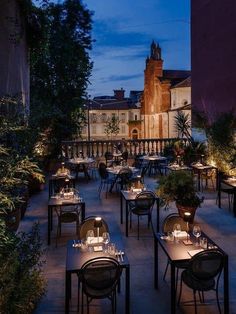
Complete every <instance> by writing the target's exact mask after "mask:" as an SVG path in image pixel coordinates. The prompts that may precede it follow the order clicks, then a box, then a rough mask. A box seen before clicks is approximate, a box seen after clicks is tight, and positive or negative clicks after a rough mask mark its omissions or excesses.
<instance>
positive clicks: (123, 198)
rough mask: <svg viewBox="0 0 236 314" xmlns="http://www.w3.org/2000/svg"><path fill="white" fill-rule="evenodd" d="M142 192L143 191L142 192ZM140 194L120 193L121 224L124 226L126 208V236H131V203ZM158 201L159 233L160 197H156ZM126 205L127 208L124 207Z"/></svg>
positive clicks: (157, 223)
mask: <svg viewBox="0 0 236 314" xmlns="http://www.w3.org/2000/svg"><path fill="white" fill-rule="evenodd" d="M140 192H141V190H140ZM140 192H132V191H125V190H121V191H120V223H121V224H123V210H124V207H125V235H126V237H128V236H129V203H130V202H135V199H136V196H137V195H138V193H140ZM155 201H156V228H157V231H159V221H160V218H159V197H158V196H157V195H155ZM124 203H125V206H123V205H124Z"/></svg>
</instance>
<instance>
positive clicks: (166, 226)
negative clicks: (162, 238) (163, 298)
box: [162, 213, 188, 289]
mask: <svg viewBox="0 0 236 314" xmlns="http://www.w3.org/2000/svg"><path fill="white" fill-rule="evenodd" d="M175 224H179V225H180V227H181V231H186V232H187V231H188V227H187V223H186V222H185V221H184V220H183V218H182V217H180V216H179V215H178V214H177V213H174V214H170V215H168V216H167V217H166V218H165V219H164V221H163V224H162V232H163V233H165V234H166V233H168V232H173V229H174V225H175ZM169 265H170V261H169V260H168V261H167V264H166V269H165V272H164V275H163V280H165V278H166V273H167V270H168V267H169ZM186 267H188V261H187V262H178V263H177V265H176V268H177V271H176V289H177V283H178V276H179V269H185V268H186Z"/></svg>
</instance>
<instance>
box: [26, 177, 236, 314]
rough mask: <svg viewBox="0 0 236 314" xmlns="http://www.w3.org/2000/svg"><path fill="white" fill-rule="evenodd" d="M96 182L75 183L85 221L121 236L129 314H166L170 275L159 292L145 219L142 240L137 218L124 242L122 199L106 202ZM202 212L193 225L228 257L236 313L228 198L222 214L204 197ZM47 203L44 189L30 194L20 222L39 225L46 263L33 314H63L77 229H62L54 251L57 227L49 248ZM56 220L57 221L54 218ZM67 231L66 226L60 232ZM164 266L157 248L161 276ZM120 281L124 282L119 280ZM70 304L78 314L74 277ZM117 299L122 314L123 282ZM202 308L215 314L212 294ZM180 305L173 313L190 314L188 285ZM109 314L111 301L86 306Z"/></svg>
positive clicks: (235, 240) (235, 235)
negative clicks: (95, 219) (99, 220)
mask: <svg viewBox="0 0 236 314" xmlns="http://www.w3.org/2000/svg"><path fill="white" fill-rule="evenodd" d="M156 182H157V180H156V179H155V178H145V183H146V184H147V185H148V187H150V188H151V187H152V188H155V187H156V185H157V183H156ZM98 186H99V179H98V178H97V179H92V180H91V181H90V182H88V183H87V182H86V181H85V180H84V179H83V178H82V177H81V178H79V180H78V182H77V188H78V190H79V192H80V195H81V196H82V197H83V198H84V200H85V202H86V216H89V215H100V216H102V217H103V218H104V219H105V220H106V221H107V222H108V224H109V228H110V233H111V238H112V235H114V234H120V235H121V237H122V238H123V242H124V246H125V253H126V254H127V256H128V259H129V261H130V265H131V313H132V314H144V313H145V314H156V313H160V314H162V313H163V314H164V313H165V314H166V313H170V273H168V274H167V277H166V281H163V280H162V278H161V276H160V279H159V290H155V289H154V285H153V237H152V232H151V229H150V230H148V229H147V219H146V217H144V218H143V219H142V220H141V227H140V234H141V237H140V240H137V229H136V228H137V224H136V217H135V216H134V218H133V228H132V230H131V232H130V236H129V237H128V238H126V237H125V235H124V225H121V224H120V216H119V206H120V199H119V195H118V194H117V193H115V192H114V193H112V194H109V195H108V198H107V199H106V198H105V193H102V194H101V199H99V198H98V193H97V190H98ZM204 194H205V201H204V204H203V205H202V208H199V209H198V210H197V213H196V216H195V222H196V223H198V224H200V226H201V228H202V230H203V231H204V232H206V233H207V234H208V235H209V236H210V237H211V238H212V239H213V240H214V241H215V242H216V243H217V244H218V245H219V246H220V247H221V248H223V249H224V250H225V252H226V253H228V255H229V289H230V290H229V291H230V313H231V314H234V313H235V314H236V219H235V218H234V217H233V214H232V212H230V211H229V210H228V202H227V198H225V199H223V202H222V204H223V206H224V209H219V208H218V207H217V205H216V193H215V192H209V191H208V192H207V193H204ZM47 201H48V188H47V186H46V187H45V190H44V191H42V192H40V193H38V194H36V195H34V196H33V197H32V198H31V199H30V204H29V206H28V209H27V212H26V215H25V217H24V219H23V220H22V222H21V225H20V230H25V231H27V230H29V229H30V228H31V226H32V223H33V222H34V221H39V223H40V226H41V236H42V240H43V243H44V246H45V250H46V253H45V258H46V264H45V267H44V273H45V277H46V278H47V282H48V285H47V294H46V296H45V297H44V298H43V299H42V301H41V302H40V304H39V305H38V307H37V309H36V312H35V313H36V314H52V313H53V314H55V313H56V314H60V313H64V297H65V286H64V285H65V261H66V242H67V240H68V239H73V238H75V226H74V225H73V226H71V225H70V224H67V226H66V225H65V224H64V225H63V227H62V237H61V238H60V239H59V245H58V248H55V235H56V226H54V229H53V233H52V244H51V246H49V247H48V246H47ZM171 212H176V208H175V205H173V207H172V208H170V209H169V210H167V211H165V210H164V209H161V211H160V219H161V221H162V220H163V219H164V217H165V216H167V215H168V214H170V213H171ZM55 221H56V219H55ZM64 226H65V227H64ZM165 266H166V256H165V255H164V254H163V253H162V250H161V249H160V270H161V272H162V274H163V273H164V269H165ZM122 280H124V279H123V278H122ZM72 281H73V282H72V284H73V288H72V300H71V306H70V313H77V278H76V276H74V279H73V280H72ZM121 284H122V286H121V294H119V295H118V299H117V313H118V314H123V313H124V290H125V289H124V281H122V283H121ZM205 299H206V300H205V301H206V303H205V304H204V305H202V304H199V306H198V313H200V314H203V313H207V314H215V313H218V309H217V306H216V299H215V293H214V292H210V293H209V292H208V293H206V295H205ZM220 300H221V305H222V302H223V294H222V281H221V283H220ZM182 302H183V303H182V304H181V305H180V307H179V308H178V309H177V313H194V306H193V297H192V291H191V290H190V289H188V288H187V287H186V286H184V288H183V295H182ZM106 313H111V306H110V302H109V301H99V302H97V301H96V300H95V301H93V302H92V304H91V305H90V314H106Z"/></svg>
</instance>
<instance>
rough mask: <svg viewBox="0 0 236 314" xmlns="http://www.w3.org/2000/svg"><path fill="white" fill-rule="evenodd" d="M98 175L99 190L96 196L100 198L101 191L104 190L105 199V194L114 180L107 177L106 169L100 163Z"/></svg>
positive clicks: (103, 164)
mask: <svg viewBox="0 0 236 314" xmlns="http://www.w3.org/2000/svg"><path fill="white" fill-rule="evenodd" d="M98 173H99V176H100V180H101V181H100V185H99V188H98V195H99V197H100V195H101V191H102V190H103V189H104V188H106V198H107V193H108V190H109V187H110V186H111V185H112V184H114V180H115V178H112V177H110V175H109V172H108V171H107V169H106V165H105V163H104V162H101V163H100V164H99V167H98Z"/></svg>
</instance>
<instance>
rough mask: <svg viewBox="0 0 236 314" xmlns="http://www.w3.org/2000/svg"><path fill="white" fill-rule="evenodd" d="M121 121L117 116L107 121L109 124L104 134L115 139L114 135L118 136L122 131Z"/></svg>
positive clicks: (106, 125)
mask: <svg viewBox="0 0 236 314" xmlns="http://www.w3.org/2000/svg"><path fill="white" fill-rule="evenodd" d="M119 125H120V120H119V117H117V116H112V117H111V118H108V119H107V122H106V124H105V129H104V132H105V134H106V135H107V137H108V138H109V137H111V139H112V138H113V135H115V136H116V135H117V134H118V133H119V131H120V127H119Z"/></svg>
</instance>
